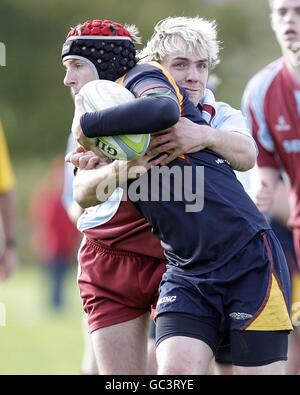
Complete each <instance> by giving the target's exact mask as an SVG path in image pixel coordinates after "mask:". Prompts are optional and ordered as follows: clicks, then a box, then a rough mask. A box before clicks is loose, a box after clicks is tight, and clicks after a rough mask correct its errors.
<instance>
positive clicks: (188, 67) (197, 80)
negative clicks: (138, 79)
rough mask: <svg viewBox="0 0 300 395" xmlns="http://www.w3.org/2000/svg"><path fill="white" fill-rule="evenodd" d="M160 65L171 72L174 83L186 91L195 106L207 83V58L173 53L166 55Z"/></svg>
mask: <svg viewBox="0 0 300 395" xmlns="http://www.w3.org/2000/svg"><path fill="white" fill-rule="evenodd" d="M162 65H163V66H164V67H165V68H166V69H167V70H168V71H169V72H170V73H171V74H172V76H173V78H174V79H175V81H176V83H177V84H178V85H180V86H182V87H183V88H184V89H185V90H186V91H187V93H188V95H189V99H190V100H191V102H192V103H193V104H194V105H195V106H197V104H198V103H199V100H200V98H201V97H202V96H203V95H204V90H205V86H206V83H207V78H208V62H207V60H203V59H199V58H197V57H196V56H193V55H186V54H185V55H182V54H174V55H169V56H167V57H166V58H165V59H164V60H163V61H162Z"/></svg>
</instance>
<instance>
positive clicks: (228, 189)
mask: <svg viewBox="0 0 300 395" xmlns="http://www.w3.org/2000/svg"><path fill="white" fill-rule="evenodd" d="M140 66H141V68H144V69H145V72H147V73H149V67H151V66H149V65H147V64H145V65H140ZM139 71H140V70H139ZM161 71H163V73H164V76H165V77H166V78H167V79H168V81H169V84H170V88H171V89H172V91H173V92H175V93H176V95H177V98H178V102H179V105H180V113H181V116H185V117H187V118H189V119H190V120H192V121H193V122H195V123H199V124H203V123H204V122H203V119H202V117H201V113H200V111H199V110H197V109H196V108H195V107H194V105H193V104H192V103H191V102H190V101H189V100H188V98H187V94H186V92H184V91H183V90H181V89H178V87H177V86H176V84H175V82H174V80H173V79H172V77H170V75H169V74H168V73H167V72H166V71H165V70H163V69H162V70H161ZM148 75H149V74H148ZM153 76H154V78H153V87H157V86H158V84H157V82H158V80H159V78H161V77H159V76H161V72H160V73H159V70H158V71H157V72H155V70H154V71H153ZM135 81H137V80H136V74H135V73H132V74H131V73H128V74H127V75H126V76H125V78H124V80H123V83H124V85H125V86H126V87H127V88H128V89H130V90H131V91H136V94H137V95H138V96H140V95H141V94H143V91H145V90H147V89H149V86H151V83H150V84H149V79H146V81H145V82H146V85H144V84H145V82H144V81H142V80H140V79H138V82H137V83H136V82H135ZM162 81H164V82H163V83H164V84H165V78H163V79H162ZM171 173H174V175H173V176H172V175H171ZM162 174H164V175H162ZM128 194H129V198H130V199H131V201H132V202H133V203H134V204H135V206H136V207H137V208H138V210H139V211H140V212H141V213H142V215H143V216H145V218H146V219H147V220H148V221H149V223H150V224H151V226H152V231H153V233H154V234H155V235H156V236H157V237H158V238H159V239H160V240H161V244H162V246H163V248H164V251H165V255H166V257H167V259H168V264H169V265H171V266H175V267H177V268H178V269H180V268H181V269H185V270H189V271H191V272H192V273H195V274H201V273H206V272H210V271H212V270H215V269H217V268H219V267H221V266H222V265H224V264H226V263H227V262H228V261H229V260H230V259H231V258H232V257H233V256H234V255H236V254H237V253H238V252H239V251H240V250H241V249H242V248H243V247H244V246H245V245H246V244H247V243H248V242H249V241H250V240H251V239H252V238H253V237H254V236H255V235H256V233H257V232H259V231H260V230H263V229H270V226H269V225H268V223H267V222H266V220H265V218H264V216H263V215H262V214H261V213H260V212H259V211H258V209H257V207H256V206H255V204H254V203H253V201H252V200H251V199H250V197H249V196H248V194H247V193H246V192H245V190H244V188H243V186H242V184H241V183H240V182H239V181H238V180H237V178H236V175H235V173H234V172H233V170H232V168H231V166H230V164H229V163H228V162H227V161H226V160H225V159H224V158H222V157H221V156H220V155H218V154H216V153H214V152H212V151H210V150H207V149H206V150H202V151H199V152H197V153H193V154H188V155H186V156H185V157H184V158H178V159H176V160H175V161H173V162H172V163H170V164H169V165H168V166H164V167H156V168H154V169H152V170H151V171H149V172H148V173H147V174H145V175H144V176H142V177H140V178H139V179H137V180H135V181H131V182H129V184H128ZM192 199H194V200H192Z"/></svg>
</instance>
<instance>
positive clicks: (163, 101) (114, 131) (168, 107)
mask: <svg viewBox="0 0 300 395" xmlns="http://www.w3.org/2000/svg"><path fill="white" fill-rule="evenodd" d="M179 116H180V110H179V106H178V104H177V103H176V102H175V101H174V100H173V99H171V98H169V97H165V96H161V97H155V98H153V97H142V98H138V99H136V100H133V101H131V102H129V103H124V104H120V105H119V106H115V107H111V108H107V109H105V110H102V111H100V112H92V113H85V114H83V115H82V116H81V119H80V124H81V128H82V131H83V133H84V135H85V136H86V137H89V138H92V137H99V136H113V135H119V134H139V133H151V132H157V131H159V130H162V129H166V128H168V127H170V126H172V125H174V124H176V122H177V121H178V119H179Z"/></svg>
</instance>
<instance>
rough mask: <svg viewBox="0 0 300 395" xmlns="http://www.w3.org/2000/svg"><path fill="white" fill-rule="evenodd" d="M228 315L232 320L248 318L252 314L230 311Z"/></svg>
mask: <svg viewBox="0 0 300 395" xmlns="http://www.w3.org/2000/svg"><path fill="white" fill-rule="evenodd" d="M229 316H230V317H231V318H233V319H234V320H241V321H242V320H248V319H249V318H251V317H252V314H247V313H236V312H234V313H230V314H229Z"/></svg>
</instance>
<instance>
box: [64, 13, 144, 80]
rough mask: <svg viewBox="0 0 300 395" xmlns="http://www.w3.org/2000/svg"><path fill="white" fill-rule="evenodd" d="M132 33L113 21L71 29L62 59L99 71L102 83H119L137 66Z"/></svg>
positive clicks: (101, 21) (99, 21)
mask: <svg viewBox="0 0 300 395" xmlns="http://www.w3.org/2000/svg"><path fill="white" fill-rule="evenodd" d="M135 56H136V51H135V46H134V43H133V40H132V37H131V34H130V32H129V31H128V30H127V29H126V28H125V27H124V26H122V25H121V24H120V23H117V22H114V21H110V20H99V19H97V20H93V21H87V22H84V23H82V24H79V25H77V26H74V27H72V28H71V30H70V32H69V33H68V35H67V39H66V41H65V43H64V45H63V49H62V59H63V61H64V60H67V59H74V58H75V59H76V58H77V59H83V60H85V61H87V62H88V63H89V64H90V65H91V66H92V67H93V68H95V69H96V71H97V73H98V76H99V78H100V79H106V80H111V81H115V80H116V79H118V78H119V77H121V76H122V75H124V74H125V73H126V72H127V71H129V70H130V69H132V68H133V67H134V66H135V65H136V63H137V60H136V57H135Z"/></svg>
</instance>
